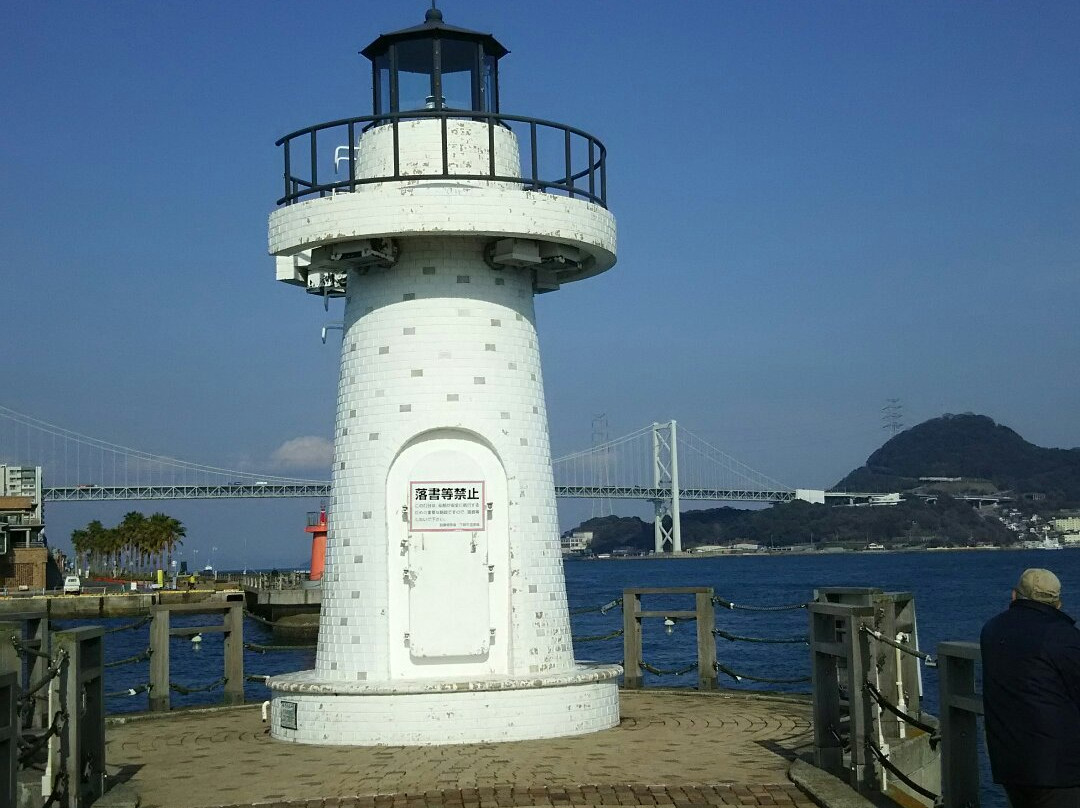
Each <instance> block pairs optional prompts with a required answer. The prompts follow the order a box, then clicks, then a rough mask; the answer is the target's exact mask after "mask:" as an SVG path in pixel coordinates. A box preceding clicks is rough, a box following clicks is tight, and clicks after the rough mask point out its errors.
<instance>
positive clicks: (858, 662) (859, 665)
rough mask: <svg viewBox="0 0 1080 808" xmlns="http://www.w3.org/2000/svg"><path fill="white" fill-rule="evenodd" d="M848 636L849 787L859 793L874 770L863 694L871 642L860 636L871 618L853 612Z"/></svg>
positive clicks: (872, 777) (870, 717) (868, 783)
mask: <svg viewBox="0 0 1080 808" xmlns="http://www.w3.org/2000/svg"><path fill="white" fill-rule="evenodd" d="M845 623H846V626H847V632H848V648H849V655H848V675H847V689H848V723H849V731H850V745H851V766H850V768H851V787H852V788H854V789H856V790H857V791H859V792H863V791H864V790H865V789H866V788H869V787H872V786H873V785H874V782H875V767H874V766H873V764H872V763H867V757H868V755H867V748H866V744H867V736H868V735H869V734H870V732H871V731H872V728H873V715H872V710H871V704H870V698H869V697H868V696H867V693H866V687H865V685H866V681H867V674H868V673H869V672H870V671H871V670H872V667H871V666H872V665H873V663H872V662H871V658H870V638H869V637H866V636H864V635H863V633H862V631H861V629H862V627H863V626H864V625H866V626H869V625H871V623H872V617H871V616H870V615H866V616H862V617H860V616H857V615H856V614H854V612H853V613H852V614H850V615H848V617H847V619H846V621H845Z"/></svg>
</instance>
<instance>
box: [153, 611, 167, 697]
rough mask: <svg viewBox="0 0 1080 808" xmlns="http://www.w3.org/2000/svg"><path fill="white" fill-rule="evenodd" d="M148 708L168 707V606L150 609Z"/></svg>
mask: <svg viewBox="0 0 1080 808" xmlns="http://www.w3.org/2000/svg"><path fill="white" fill-rule="evenodd" d="M150 614H151V617H150V710H151V711H152V712H161V711H167V710H168V709H169V607H168V606H154V607H152V608H151V609H150Z"/></svg>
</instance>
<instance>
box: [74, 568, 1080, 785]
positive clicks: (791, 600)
mask: <svg viewBox="0 0 1080 808" xmlns="http://www.w3.org/2000/svg"><path fill="white" fill-rule="evenodd" d="M1028 567H1046V568H1048V569H1051V570H1053V571H1054V572H1055V573H1057V575H1058V577H1059V578H1060V579H1061V583H1062V590H1063V599H1064V609H1065V611H1066V612H1069V611H1070V608H1072V607H1073V605H1074V604H1076V605H1077V608H1073V612H1072V613H1073V614H1074V615H1080V550H1071V549H1070V550H1061V551H1050V550H1027V551H989V550H963V551H924V552H911V553H904V552H887V553H880V552H858V553H856V552H852V553H802V554H771V555H754V556H749V555H742V556H719V557H717V556H714V557H704V558H693V557H689V558H678V559H673V558H642V559H610V560H607V559H605V560H597V561H570V562H568V563H567V564H566V565H565V569H566V586H567V596H568V599H569V603H570V608H571V613H572V616H571V624H572V627H573V633H574V635H575V637H598V636H603V635H607V634H610V633H612V632H614V631H617V630H618V629H620V628H621V627H622V613H621V610H620V609H619V608H617V607H616V608H612V609H609V610H607V611H606V612H602V611H600V610H599V607H601V606H602V605H604V604H608V603H611V602H612V601H614V600H616V599H618V598H619V597H621V595H622V590H623V589H624V588H629V587H674V586H708V587H712V589H713V590H714V593H715V595H716V596H717V597H719V598H722V599H723V600H725V601H730V602H733V603H734V604H735V605H736V606H756V607H777V606H785V605H793V606H795V605H798V604H801V603H805V602H806V601H808V600H810V599H811V598H812V596H813V591H814V589H815V588H817V587H830V586H853V587H874V588H877V589H882V590H884V591H887V592H910V593H912V594H913V595H914V596H915V607H916V615H917V622H918V631H919V644H920V647H921V648H922V649H923V650H925V651H928V652H930V653H934V652H935V649H936V647H937V644H938V643H939V642H942V641H946V640H960V641H970V642H977V641H978V636H979V630H980V628H981V627H982V624H983V623H985V622H986V620H988V619H989V618H990V617H992V616H993V615H995V614H997V613H998V612H999V611H1001V610H1003V609H1005V608H1006V607H1007V606H1008V603H1009V597H1010V592H1011V589H1012V587H1013V585H1014V584H1015V583H1016V581H1017V579H1018V578H1019V577H1020V573H1021V572H1022V571H1023V570H1024V569H1026V568H1028ZM643 608H645V609H648V610H659V611H663V610H664V609H671V610H687V609H692V608H693V606H692V600H691V599H690V598H689V597H658V596H652V597H648V596H647V597H646V599H645V600H644V601H643ZM213 619H214V617H212V616H211V615H180V614H175V615H173V617H172V624H173V625H174V626H186V625H200V624H206V623H208V622H210V621H212V620H213ZM94 622H95V623H100V624H102V625H104V626H106V627H107V628H118V627H121V626H124V625H128V624H131V623H133V622H135V621H133V620H132V619H130V618H129V619H127V620H119V619H118V620H103V621H94ZM65 625H66V624H65ZM716 628H718V629H723V630H725V631H728V632H730V633H732V634H735V635H739V636H743V637H757V638H767V639H795V638H801V637H805V636H806V631H807V615H806V612H805V610H803V609H798V608H795V609H791V610H779V611H752V610H743V609H738V608H736V609H733V610H728V609H725V608H717V610H716ZM148 637H149V632H148V626H147V625H142V626H140V627H139V628H136V629H132V630H126V631H117V632H115V633H111V634H109V635H108V636H107V638H106V660H107V661H108V660H120V659H124V658H127V657H130V656H133V655H136V654H138V653H139V652H140V651H143V650H144V649H145V648H146V647H147V645H148V643H149V639H148ZM244 640H245V642H247V643H254V644H263V645H270V644H274V643H275V640H274V639H273V637H272V635H271V633H270V631H269V629H267V628H266V627H265V626H263V625H261V624H259V623H257V622H255V621H253V620H246V621H245V625H244ZM222 642H223V639H222V636H221V635H220V634H207V635H205V636H204V637H203V641H202V642H201V643H197V644H193V643H192V642H191V641H190V639H189V638H186V637H174V638H172V640H171V646H170V657H171V672H170V677H171V680H172V681H173V682H175V683H177V684H179V685H181V686H184V687H188V688H191V687H198V686H202V685H207V684H211V683H213V682H215V681H216V680H218V679H220V677H221V675H222V671H223V645H222ZM695 649H696V629H695V627H694V624H693V623H687V624H679V623H678V621H676V624H675V625H674V626H673V627H672V632H671V634H670V635H669V634H667V633H666V632H665V630H664V626H663V621H662V619H656V620H651V621H645V624H644V626H643V642H642V658H643V660H644V662H646V663H647V664H649V665H650V666H651V667H653V668H656V669H659V670H665V671H676V670H682V669H685V668H687V667H689V666H691V665H692V664H693V663H694V662H695V660H696V650H695ZM575 654H576V657H577V658H578V659H579V660H595V661H598V662H621V661H622V656H623V654H622V638H621V637H612V638H610V639H607V640H592V641H588V642H575ZM717 659H718V660H719V661H720V662H721V663H722V664H724V665H725V666H726V667H727V668H729V669H730V670H732V671H734V672H736V673H738V674H741V675H743V676H745V677H747V678H744V679H742V680H741V681H736V680H734V679H732V678H730V677H727V676H725V675H724V674H721V675H720V682H719V684H720V686H721V687H726V688H734V689H743V690H775V691H782V692H808V691H809V685H808V684H806V683H801V682H800V683H788V684H767V683H760V682H754V681H753V680H752V679H751V678H749V677H757V678H761V679H798V678H802V677H808V676H809V671H810V659H809V653H808V650H807V647H806V645H804V644H796V643H792V644H765V643H749V642H741V641H736V642H732V641H728V640H725V639H718V640H717ZM314 665H315V653H314V650H312V649H298V650H290V651H274V652H270V653H264V654H260V653H257V652H255V651H250V650H249V651H247V652H245V658H244V666H245V672H246V673H248V674H254V675H266V674H277V673H285V672H289V671H296V670H305V669H310V668H313V667H314ZM644 678H645V686H646V687H649V686H657V685H659V686H666V687H680V686H682V687H694V686H695V685H696V684H697V673H696V670H691V671H688V672H686V673H683V674H682V675H678V676H676V675H673V674H670V673H669V674H665V675H655V674H651V673H645V674H644ZM148 679H149V675H148V664H147V663H146V662H145V661H142V662H139V663H134V664H129V665H123V666H120V667H115V668H109V669H108V670H107V671H106V679H105V690H106V692H109V693H122V692H123V691H126V690H127V689H128V688H137V687H138V686H139V685H142V684H144V683H146V682H147V681H148ZM923 685H924V695H923V705H924V707H925V708H926V709H927V710H928V711H930V712H933V713H936V712H937V703H938V695H937V672H936V670H935V669H932V668H925V669H924V671H923ZM267 695H268V694H267V690H266V689H265V688H264V687H263V686H262V684H261V683H258V682H248V683H247V687H246V696H247V699H248V700H249V701H262V700H264V699H265V698H267ZM220 698H221V688H220V685H219V686H217V687H216V688H214V689H212V690H209V691H206V692H198V693H190V694H183V693H176V692H174V693H173V694H172V704H173V706H174V707H184V706H195V705H207V704H213V703H216V702H218V701H220ZM107 708H108V711H109V712H110V713H119V712H130V711H137V710H145V709H146V708H147V697H146V694H145V693H142V694H139V695H136V696H126V695H114V696H110V697H109V698H108V699H107ZM983 762H984V771H983V791H984V795H983V804H984V805H987V806H998V805H1004V801H1003V797H1002V796H1001V792H1000V790H999V789H996V788H995V787H993V786H992V784H991V783H990V778H989V772H988V770H986V766H985V755H983Z"/></svg>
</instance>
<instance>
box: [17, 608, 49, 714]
mask: <svg viewBox="0 0 1080 808" xmlns="http://www.w3.org/2000/svg"><path fill="white" fill-rule="evenodd" d="M24 625H25V627H24V630H23V640H24V641H25V642H26V643H27V644H28V645H29V646H30V647H31V648H36V649H37V650H38V651H40V652H41V653H42V654H45V656H43V657H42V656H34V657H31V658H30V659H29V660H28V661H27V681H28V682H40V681H41V680H42V679H44V678H45V677H46V676H47V675H48V673H49V661H50V659H51V657H52V632H50V631H49V618H48V616H47V615H45V614H42V615H40V616H36V617H31V618H28V619H27V620H26V623H25V624H24ZM34 704H35V707H34V723H36V724H37V725H38V726H41V727H48V726H49V725H50V723H51V722H52V716H51V715H49V700H48V699H38V700H36V701H35V703H34Z"/></svg>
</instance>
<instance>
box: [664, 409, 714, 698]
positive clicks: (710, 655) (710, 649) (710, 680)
mask: <svg viewBox="0 0 1080 808" xmlns="http://www.w3.org/2000/svg"><path fill="white" fill-rule="evenodd" d="M673 425H674V424H673ZM694 610H695V611H696V612H697V655H698V688H700V689H701V690H716V637H715V636H714V635H713V627H714V626H715V625H716V612H715V611H714V610H713V591H712V589H707V590H706V591H704V592H698V593H696V594H695V595H694Z"/></svg>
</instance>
